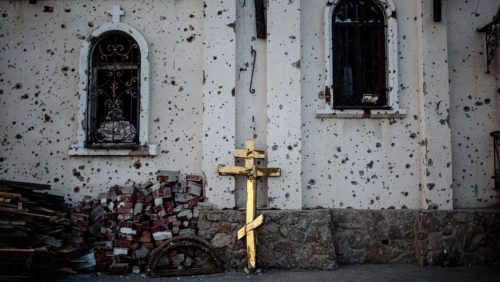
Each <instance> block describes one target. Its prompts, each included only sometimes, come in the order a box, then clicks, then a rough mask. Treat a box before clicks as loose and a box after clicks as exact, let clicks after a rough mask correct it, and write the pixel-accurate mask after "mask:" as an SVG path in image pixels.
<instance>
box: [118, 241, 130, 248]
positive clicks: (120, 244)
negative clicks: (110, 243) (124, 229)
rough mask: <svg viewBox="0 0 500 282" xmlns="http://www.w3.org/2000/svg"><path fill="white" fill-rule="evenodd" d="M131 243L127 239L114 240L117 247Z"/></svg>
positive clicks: (128, 245) (127, 245)
mask: <svg viewBox="0 0 500 282" xmlns="http://www.w3.org/2000/svg"><path fill="white" fill-rule="evenodd" d="M131 245H132V242H130V241H127V240H116V241H115V246H117V247H130V246H131Z"/></svg>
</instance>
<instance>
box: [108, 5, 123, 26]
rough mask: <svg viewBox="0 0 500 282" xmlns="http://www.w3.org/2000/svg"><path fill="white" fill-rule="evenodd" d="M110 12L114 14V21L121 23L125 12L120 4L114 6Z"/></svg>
mask: <svg viewBox="0 0 500 282" xmlns="http://www.w3.org/2000/svg"><path fill="white" fill-rule="evenodd" d="M109 14H110V15H112V16H113V22H114V23H119V22H120V17H121V16H123V15H124V14H125V12H123V10H122V9H121V8H120V6H113V10H111V11H109Z"/></svg>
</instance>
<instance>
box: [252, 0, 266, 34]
mask: <svg viewBox="0 0 500 282" xmlns="http://www.w3.org/2000/svg"><path fill="white" fill-rule="evenodd" d="M255 21H256V24H257V38H266V33H267V27H266V16H265V11H264V0H255Z"/></svg>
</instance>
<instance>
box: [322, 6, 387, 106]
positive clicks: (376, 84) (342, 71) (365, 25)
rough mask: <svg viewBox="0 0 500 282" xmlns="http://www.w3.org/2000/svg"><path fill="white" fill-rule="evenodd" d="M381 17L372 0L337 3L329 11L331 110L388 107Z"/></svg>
mask: <svg viewBox="0 0 500 282" xmlns="http://www.w3.org/2000/svg"><path fill="white" fill-rule="evenodd" d="M384 18H385V17H384V13H383V11H382V10H381V8H380V7H379V6H378V5H377V4H375V3H374V1H372V0H345V1H340V2H339V4H338V5H337V7H336V9H335V11H334V12H333V17H332V21H333V22H332V31H333V38H332V43H333V44H332V46H333V61H332V63H333V85H332V87H333V94H334V108H337V109H344V108H345V109H348V108H355V109H364V108H368V109H369V108H377V109H380V108H389V107H388V106H387V95H388V91H389V89H388V88H387V80H386V70H385V69H386V55H385V54H386V51H385V45H386V44H385V22H384Z"/></svg>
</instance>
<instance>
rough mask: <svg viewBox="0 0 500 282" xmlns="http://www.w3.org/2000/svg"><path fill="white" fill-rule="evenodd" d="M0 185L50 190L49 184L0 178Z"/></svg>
mask: <svg viewBox="0 0 500 282" xmlns="http://www.w3.org/2000/svg"><path fill="white" fill-rule="evenodd" d="M0 186H8V187H16V188H23V189H29V190H50V189H51V186H50V185H49V184H38V183H29V182H18V181H9V180H0Z"/></svg>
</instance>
